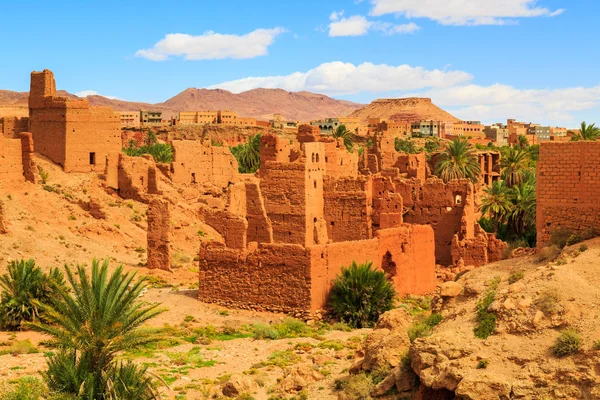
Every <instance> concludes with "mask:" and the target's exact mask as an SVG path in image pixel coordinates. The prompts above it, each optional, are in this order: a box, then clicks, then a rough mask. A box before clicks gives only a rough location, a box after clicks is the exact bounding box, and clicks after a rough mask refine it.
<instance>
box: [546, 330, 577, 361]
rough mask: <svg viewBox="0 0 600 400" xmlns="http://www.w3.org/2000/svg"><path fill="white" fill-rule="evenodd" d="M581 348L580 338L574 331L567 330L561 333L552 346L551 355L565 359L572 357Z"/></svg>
mask: <svg viewBox="0 0 600 400" xmlns="http://www.w3.org/2000/svg"><path fill="white" fill-rule="evenodd" d="M580 348H581V336H580V335H579V332H577V331H576V330H575V329H567V330H564V331H562V332H561V334H560V336H559V337H558V338H556V341H555V342H554V345H553V346H552V354H554V355H555V356H556V357H567V356H570V355H573V354H575V353H577V352H578V351H579V349H580Z"/></svg>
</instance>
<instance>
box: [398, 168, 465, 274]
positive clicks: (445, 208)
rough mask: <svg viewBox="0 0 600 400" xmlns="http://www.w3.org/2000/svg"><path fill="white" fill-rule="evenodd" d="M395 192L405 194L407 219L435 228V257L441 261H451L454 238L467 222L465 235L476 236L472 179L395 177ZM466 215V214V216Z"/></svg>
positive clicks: (405, 219) (445, 262) (445, 263)
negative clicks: (444, 180)
mask: <svg viewBox="0 0 600 400" xmlns="http://www.w3.org/2000/svg"><path fill="white" fill-rule="evenodd" d="M393 182H394V185H395V193H398V194H400V195H401V196H402V199H403V201H404V207H405V208H407V212H406V213H405V214H404V222H406V223H409V224H420V225H431V226H432V227H433V230H434V231H435V258H436V262H437V263H439V264H442V265H451V264H452V254H451V246H452V239H453V237H454V235H455V234H456V233H459V232H460V231H461V228H462V227H463V226H464V230H465V232H464V236H463V237H464V238H466V239H470V238H473V237H474V234H475V232H474V229H475V224H476V220H475V208H474V199H473V196H474V194H473V193H474V192H473V185H472V184H471V182H470V181H469V180H465V179H463V180H454V181H451V182H449V183H444V182H443V181H442V180H441V179H438V178H430V179H428V180H427V181H425V182H424V183H422V182H421V181H420V180H417V179H409V180H404V179H395V180H394V181H393ZM463 217H464V218H465V219H464V220H463Z"/></svg>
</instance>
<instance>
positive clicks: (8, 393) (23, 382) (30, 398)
mask: <svg viewBox="0 0 600 400" xmlns="http://www.w3.org/2000/svg"><path fill="white" fill-rule="evenodd" d="M0 390H1V392H0V400H39V399H40V398H42V396H43V395H46V392H47V389H46V387H45V386H44V383H43V382H42V381H41V380H39V379H38V378H36V377H33V376H22V377H20V378H18V379H17V380H16V382H14V383H12V384H11V385H7V386H6V387H3V388H2V389H0Z"/></svg>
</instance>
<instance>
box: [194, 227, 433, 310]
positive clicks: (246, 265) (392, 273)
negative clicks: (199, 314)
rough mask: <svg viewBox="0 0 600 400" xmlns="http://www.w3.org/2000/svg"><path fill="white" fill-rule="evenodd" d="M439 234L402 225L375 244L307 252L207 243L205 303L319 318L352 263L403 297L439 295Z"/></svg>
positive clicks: (383, 234)
mask: <svg viewBox="0 0 600 400" xmlns="http://www.w3.org/2000/svg"><path fill="white" fill-rule="evenodd" d="M433 248H434V239H433V231H432V229H431V227H428V226H414V225H402V226H400V227H398V228H395V229H386V230H381V231H379V232H378V234H377V236H376V237H375V238H373V239H368V240H360V241H348V242H340V243H329V244H323V245H313V246H307V247H304V246H301V245H291V244H265V245H260V246H259V247H258V249H256V250H252V251H248V250H236V249H230V248H226V247H224V246H223V245H219V244H218V243H212V244H211V243H204V244H203V245H202V247H201V250H200V260H201V261H200V274H199V282H200V289H199V299H200V300H201V301H205V302H213V303H218V304H222V305H225V306H230V307H238V308H250V309H256V310H268V311H279V312H300V313H304V314H305V315H306V314H310V313H314V312H316V311H317V310H320V309H323V308H325V307H326V304H327V300H328V297H329V291H330V289H331V285H332V280H333V279H335V277H336V276H337V275H339V274H340V272H341V268H342V267H347V266H349V265H350V264H351V263H352V261H355V262H357V263H359V264H361V263H366V262H373V265H374V266H375V267H376V268H380V269H382V270H383V271H384V272H386V275H387V276H388V278H389V279H390V280H391V281H392V282H393V283H394V286H395V288H396V289H397V290H398V292H399V293H400V294H401V295H404V294H407V293H411V294H426V293H430V292H432V291H434V290H435V260H434V256H433Z"/></svg>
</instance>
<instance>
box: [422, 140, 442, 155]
mask: <svg viewBox="0 0 600 400" xmlns="http://www.w3.org/2000/svg"><path fill="white" fill-rule="evenodd" d="M441 148H442V143H441V142H440V139H438V138H436V137H434V138H429V139H427V140H426V141H425V151H426V152H428V153H433V152H434V151H439V150H440V149H441Z"/></svg>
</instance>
